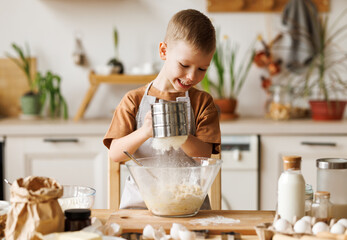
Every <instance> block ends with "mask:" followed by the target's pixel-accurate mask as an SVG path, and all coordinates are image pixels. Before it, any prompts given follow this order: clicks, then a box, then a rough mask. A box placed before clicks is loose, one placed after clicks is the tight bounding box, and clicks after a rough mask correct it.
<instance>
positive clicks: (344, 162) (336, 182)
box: [316, 158, 347, 218]
mask: <svg viewBox="0 0 347 240" xmlns="http://www.w3.org/2000/svg"><path fill="white" fill-rule="evenodd" d="M316 165H317V191H327V192H330V194H331V195H330V201H331V202H332V203H333V213H332V216H333V217H334V218H347V187H346V183H347V159H343V158H321V159H317V161H316Z"/></svg>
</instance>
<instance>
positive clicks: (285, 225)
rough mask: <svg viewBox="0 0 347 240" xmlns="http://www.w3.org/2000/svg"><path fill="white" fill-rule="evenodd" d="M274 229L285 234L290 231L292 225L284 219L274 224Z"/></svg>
mask: <svg viewBox="0 0 347 240" xmlns="http://www.w3.org/2000/svg"><path fill="white" fill-rule="evenodd" d="M274 227H275V230H276V231H278V232H287V231H290V230H291V228H292V225H291V224H290V223H289V222H288V221H287V220H286V219H284V218H280V219H278V220H277V221H276V222H275V224H274Z"/></svg>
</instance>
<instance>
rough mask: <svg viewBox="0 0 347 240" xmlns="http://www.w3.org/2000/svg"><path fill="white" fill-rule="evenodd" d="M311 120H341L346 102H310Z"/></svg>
mask: <svg viewBox="0 0 347 240" xmlns="http://www.w3.org/2000/svg"><path fill="white" fill-rule="evenodd" d="M310 106H311V113H312V119H313V120H316V121H330V120H341V119H342V118H343V113H344V110H345V106H346V101H328V102H327V101H324V100H311V101H310Z"/></svg>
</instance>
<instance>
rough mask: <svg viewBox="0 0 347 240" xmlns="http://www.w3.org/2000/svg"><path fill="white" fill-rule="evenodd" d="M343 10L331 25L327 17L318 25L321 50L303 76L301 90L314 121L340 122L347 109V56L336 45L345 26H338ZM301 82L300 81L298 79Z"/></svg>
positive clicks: (346, 53)
mask: <svg viewBox="0 0 347 240" xmlns="http://www.w3.org/2000/svg"><path fill="white" fill-rule="evenodd" d="M346 11H347V10H345V11H344V12H343V13H342V14H341V15H340V16H338V18H337V19H336V20H335V21H334V22H333V23H332V24H331V25H330V22H329V18H328V16H324V17H321V18H320V19H319V21H320V24H319V25H320V39H319V40H320V48H319V51H318V54H317V55H316V56H315V58H314V59H313V61H312V62H311V64H310V66H309V67H308V69H307V71H306V72H305V73H304V77H303V85H302V87H301V90H302V92H303V94H304V95H305V96H309V97H310V100H309V103H310V107H311V114H312V118H313V120H341V119H342V118H343V113H344V109H345V105H346V100H347V99H346V96H347V79H346V73H347V70H346V60H347V52H346V51H343V50H342V49H341V48H340V47H339V46H338V45H337V44H336V41H337V39H338V38H339V37H340V38H341V39H342V38H343V37H344V36H345V34H346V30H347V25H345V24H343V26H339V20H340V19H341V18H342V17H343V16H344V14H345V13H346ZM301 80H302V79H301Z"/></svg>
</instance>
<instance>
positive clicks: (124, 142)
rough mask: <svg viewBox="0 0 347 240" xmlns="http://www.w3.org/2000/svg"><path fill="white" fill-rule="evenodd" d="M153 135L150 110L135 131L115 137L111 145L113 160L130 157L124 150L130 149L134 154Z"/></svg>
mask: <svg viewBox="0 0 347 240" xmlns="http://www.w3.org/2000/svg"><path fill="white" fill-rule="evenodd" d="M152 136H153V130H152V116H151V112H150V111H149V112H148V113H147V114H146V117H145V121H144V124H143V125H142V127H140V128H139V129H137V130H135V131H134V132H132V133H130V134H128V135H126V136H124V137H121V138H118V139H113V140H112V142H111V146H110V151H109V157H110V158H111V160H112V161H115V162H123V161H125V160H127V159H129V158H128V157H127V156H126V155H125V154H124V153H123V151H124V150H125V151H128V152H129V153H131V154H134V153H135V152H136V150H137V149H138V148H139V147H140V146H141V145H142V144H143V143H144V142H145V141H146V140H147V139H149V138H150V137H152Z"/></svg>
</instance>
